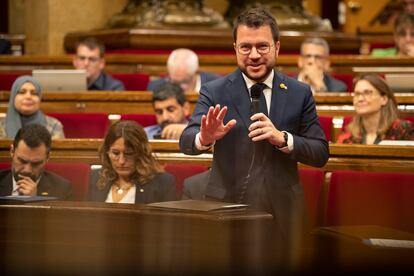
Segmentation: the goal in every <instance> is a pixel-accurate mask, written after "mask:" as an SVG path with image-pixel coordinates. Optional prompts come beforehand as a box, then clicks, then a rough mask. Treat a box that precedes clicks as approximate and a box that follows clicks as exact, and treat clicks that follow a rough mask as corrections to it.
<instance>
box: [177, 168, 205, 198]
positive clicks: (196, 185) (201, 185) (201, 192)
mask: <svg viewBox="0 0 414 276" xmlns="http://www.w3.org/2000/svg"><path fill="white" fill-rule="evenodd" d="M209 178H210V170H207V171H205V172H202V173H198V174H196V175H193V176H190V177H187V178H186V179H185V180H184V189H183V195H182V196H181V200H185V199H199V200H203V199H205V191H206V189H207V184H208V180H209Z"/></svg>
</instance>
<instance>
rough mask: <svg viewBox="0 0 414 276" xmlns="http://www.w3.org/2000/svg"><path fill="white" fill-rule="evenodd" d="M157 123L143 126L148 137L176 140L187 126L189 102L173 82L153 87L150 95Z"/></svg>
mask: <svg viewBox="0 0 414 276" xmlns="http://www.w3.org/2000/svg"><path fill="white" fill-rule="evenodd" d="M152 105H153V107H154V112H155V116H156V118H157V125H153V126H148V127H146V128H145V132H146V133H147V136H148V139H172V140H178V139H179V138H180V136H181V133H182V132H183V130H184V128H185V127H186V126H187V117H188V116H189V115H190V103H189V102H188V101H187V99H186V97H185V95H184V91H183V89H182V88H181V87H180V86H179V85H177V84H174V83H169V82H166V83H163V84H161V85H159V86H158V87H156V88H155V90H154V93H153V96H152Z"/></svg>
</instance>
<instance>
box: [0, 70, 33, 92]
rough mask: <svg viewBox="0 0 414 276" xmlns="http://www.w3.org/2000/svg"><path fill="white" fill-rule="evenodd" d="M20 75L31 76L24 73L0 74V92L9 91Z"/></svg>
mask: <svg viewBox="0 0 414 276" xmlns="http://www.w3.org/2000/svg"><path fill="white" fill-rule="evenodd" d="M21 75H31V73H24V72H5V73H0V90H6V91H10V90H11V88H12V85H13V83H14V81H15V80H16V79H17V78H18V77H20V76H21Z"/></svg>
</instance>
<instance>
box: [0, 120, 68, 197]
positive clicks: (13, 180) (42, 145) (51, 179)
mask: <svg viewBox="0 0 414 276" xmlns="http://www.w3.org/2000/svg"><path fill="white" fill-rule="evenodd" d="M50 146H51V136H50V133H49V131H48V130H47V129H46V128H45V127H44V126H42V125H39V124H30V125H27V126H24V127H22V128H21V129H20V130H19V131H18V132H17V134H16V137H15V139H14V141H13V145H12V146H11V149H10V155H11V158H12V167H11V170H10V169H9V170H2V171H0V196H7V195H16V196H18V195H25V196H35V195H39V196H52V197H57V198H59V199H68V198H69V197H70V196H71V194H72V188H71V185H70V183H69V181H68V180H66V179H65V178H63V177H61V176H59V175H56V174H54V173H51V172H47V171H45V170H44V167H45V165H46V162H47V160H48V159H49V152H50Z"/></svg>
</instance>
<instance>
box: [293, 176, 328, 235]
mask: <svg viewBox="0 0 414 276" xmlns="http://www.w3.org/2000/svg"><path fill="white" fill-rule="evenodd" d="M299 177H300V181H301V183H302V185H303V191H304V197H305V207H306V211H307V216H308V221H309V225H310V226H311V228H314V227H316V226H320V225H321V223H322V188H323V183H324V177H325V174H324V171H323V170H319V169H311V168H299Z"/></svg>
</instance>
